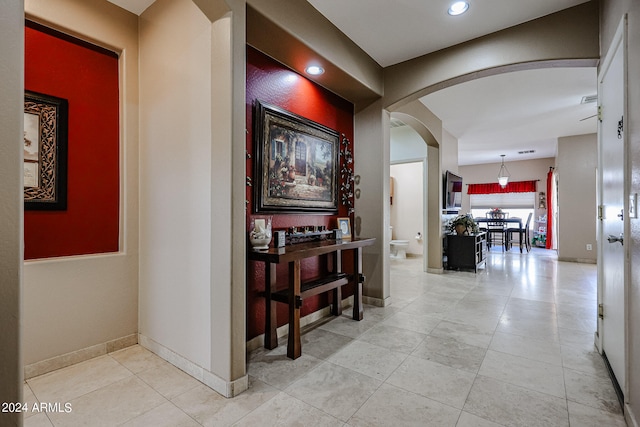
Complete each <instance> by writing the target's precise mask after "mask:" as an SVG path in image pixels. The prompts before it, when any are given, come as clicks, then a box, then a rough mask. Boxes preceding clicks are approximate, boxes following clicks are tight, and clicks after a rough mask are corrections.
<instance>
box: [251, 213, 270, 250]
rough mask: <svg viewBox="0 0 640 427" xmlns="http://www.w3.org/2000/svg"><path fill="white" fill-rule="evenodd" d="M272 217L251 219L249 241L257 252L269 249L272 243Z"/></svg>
mask: <svg viewBox="0 0 640 427" xmlns="http://www.w3.org/2000/svg"><path fill="white" fill-rule="evenodd" d="M271 235H272V233H271V217H270V216H269V217H256V218H251V229H250V231H249V241H250V242H251V246H253V249H255V250H264V249H269V243H271Z"/></svg>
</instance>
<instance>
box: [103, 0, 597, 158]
mask: <svg viewBox="0 0 640 427" xmlns="http://www.w3.org/2000/svg"><path fill="white" fill-rule="evenodd" d="M109 1H111V2H112V3H115V4H117V5H119V6H121V7H123V8H125V9H127V10H129V11H131V12H133V13H136V14H140V13H142V12H143V11H144V10H145V9H146V8H147V7H148V6H149V5H150V4H152V3H153V1H154V0H109ZM452 1H453V0H394V1H389V0H349V1H344V0H308V2H309V3H310V4H311V5H312V6H313V7H315V8H316V9H317V10H318V11H319V12H320V13H322V14H323V15H324V16H325V17H327V18H328V19H329V20H330V21H331V22H333V23H334V25H336V27H338V28H339V29H340V30H341V31H342V32H343V33H345V34H346V35H347V36H348V37H349V38H351V39H352V40H353V41H354V42H355V43H356V44H358V45H359V46H360V47H361V48H362V49H363V50H364V51H365V52H367V53H368V54H369V55H370V56H371V57H372V58H373V59H374V60H375V61H376V62H378V63H379V64H380V65H381V66H383V67H386V66H389V65H393V64H396V63H399V62H402V61H406V60H408V59H412V58H415V57H417V56H421V55H425V54H427V53H431V52H434V51H437V50H440V49H443V48H446V47H449V46H453V45H456V44H459V43H462V42H465V41H468V40H471V39H474V38H477V37H480V36H482V35H485V34H488V33H492V32H495V31H499V30H502V29H505V28H508V27H511V26H514V25H518V24H521V23H523V22H527V21H530V20H532V19H536V18H539V17H542V16H545V15H548V14H551V13H554V12H558V11H560V10H563V9H566V8H569V7H573V6H576V5H578V4H581V3H586V2H587V1H589V0H535V1H518V2H517V6H516V5H515V3H516V2H514V1H513V0H482V1H481V0H469V3H470V7H469V10H468V11H467V12H466V13H465V14H463V15H460V16H456V17H452V16H449V15H448V14H447V8H448V7H449V5H450V3H451V2H452ZM596 91H597V88H596V70H595V68H553V69H543V70H528V71H519V72H514V73H506V74H501V75H497V76H492V77H485V78H482V79H478V80H474V81H470V82H467V83H463V84H459V85H455V86H452V87H449V88H446V89H443V90H440V91H438V92H435V93H432V94H430V95H427V96H425V97H424V98H422V99H421V102H423V103H424V104H425V105H426V106H427V107H428V108H429V109H430V110H432V111H433V112H434V113H435V114H436V115H437V116H438V117H439V118H440V119H441V120H442V124H443V127H444V128H445V129H446V130H447V131H448V132H449V133H451V134H452V135H453V136H455V137H456V138H458V151H459V164H460V165H467V164H478V163H490V162H499V161H500V154H505V155H506V158H505V161H506V162H509V161H514V160H525V159H531V158H542V157H554V156H555V154H556V151H557V138H558V137H562V136H570V135H580V134H586V133H594V132H596V126H597V123H596V119H595V118H593V117H592V118H589V119H586V120H581V119H585V118H587V117H589V116H593V115H594V114H595V112H596V106H595V105H596V104H595V103H591V104H586V105H582V104H580V100H581V98H582V97H583V96H589V95H595V94H596ZM529 150H535V152H534V153H528V154H518V152H519V151H529Z"/></svg>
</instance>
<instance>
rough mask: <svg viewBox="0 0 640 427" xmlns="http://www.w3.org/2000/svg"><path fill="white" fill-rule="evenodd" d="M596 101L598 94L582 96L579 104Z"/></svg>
mask: <svg viewBox="0 0 640 427" xmlns="http://www.w3.org/2000/svg"><path fill="white" fill-rule="evenodd" d="M597 101H598V95H589V96H583V97H582V100H581V101H580V104H591V103H593V102H597Z"/></svg>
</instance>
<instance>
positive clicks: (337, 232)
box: [331, 228, 342, 240]
mask: <svg viewBox="0 0 640 427" xmlns="http://www.w3.org/2000/svg"><path fill="white" fill-rule="evenodd" d="M331 238H332V239H333V240H342V231H341V230H340V229H339V228H336V229H334V230H332V231H331Z"/></svg>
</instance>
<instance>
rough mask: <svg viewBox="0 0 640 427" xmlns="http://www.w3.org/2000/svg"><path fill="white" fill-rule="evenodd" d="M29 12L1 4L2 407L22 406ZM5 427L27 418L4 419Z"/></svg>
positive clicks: (20, 6)
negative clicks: (22, 145) (26, 19)
mask: <svg viewBox="0 0 640 427" xmlns="http://www.w3.org/2000/svg"><path fill="white" fill-rule="evenodd" d="M23 34H24V9H23V4H22V1H11V2H0V55H1V56H2V63H1V64H0V75H2V84H1V85H0V99H1V100H2V102H0V201H2V203H0V242H2V243H1V244H0V325H1V326H0V343H1V344H0V346H1V347H2V350H0V402H22V401H23V400H22V390H23V385H22V344H21V333H22V328H21V313H22V298H21V293H22V260H23V247H22V229H23V219H22V218H23V216H22V206H23V202H22V197H23V195H22V193H23V190H22V170H21V168H22V149H21V148H20V147H19V145H20V144H16V143H15V141H19V140H20V137H21V136H22V119H23V114H24V112H23V100H24V36H23ZM0 419H1V420H2V422H3V423H6V424H5V425H21V424H20V423H21V422H22V414H20V413H17V412H13V413H3V414H1V415H0Z"/></svg>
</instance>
